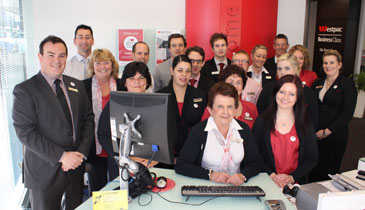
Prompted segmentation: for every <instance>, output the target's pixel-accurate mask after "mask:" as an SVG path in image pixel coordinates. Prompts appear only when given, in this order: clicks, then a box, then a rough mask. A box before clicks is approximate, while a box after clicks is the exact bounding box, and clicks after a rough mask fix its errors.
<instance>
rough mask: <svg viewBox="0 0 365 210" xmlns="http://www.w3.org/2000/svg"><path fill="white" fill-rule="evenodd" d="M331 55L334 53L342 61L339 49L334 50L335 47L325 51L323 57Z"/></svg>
mask: <svg viewBox="0 0 365 210" xmlns="http://www.w3.org/2000/svg"><path fill="white" fill-rule="evenodd" d="M330 55H333V56H335V57H336V58H337V61H338V62H339V63H342V56H341V54H340V53H339V52H338V51H337V50H333V49H330V50H326V51H325V52H324V53H323V58H324V57H326V56H330Z"/></svg>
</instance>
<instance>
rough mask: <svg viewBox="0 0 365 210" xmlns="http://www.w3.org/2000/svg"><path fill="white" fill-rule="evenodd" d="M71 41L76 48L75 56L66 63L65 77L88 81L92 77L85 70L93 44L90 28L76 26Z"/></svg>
mask: <svg viewBox="0 0 365 210" xmlns="http://www.w3.org/2000/svg"><path fill="white" fill-rule="evenodd" d="M73 41H74V44H75V46H76V47H77V54H76V55H74V56H73V57H72V58H71V59H70V60H69V61H68V62H67V64H66V69H65V75H68V76H71V77H74V78H76V79H79V80H84V79H88V78H90V77H91V76H92V75H91V73H90V72H88V71H87V69H88V64H89V61H90V55H91V51H92V46H93V44H94V35H93V30H92V29H91V27H90V26H87V25H83V24H82V25H78V26H77V27H76V29H75V37H74V40H73Z"/></svg>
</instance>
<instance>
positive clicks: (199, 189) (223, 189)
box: [181, 185, 265, 197]
mask: <svg viewBox="0 0 365 210" xmlns="http://www.w3.org/2000/svg"><path fill="white" fill-rule="evenodd" d="M181 195H184V196H246V197H247V196H253V197H261V196H265V192H264V191H263V190H262V189H261V188H260V187H258V186H194V185H185V186H182V187H181Z"/></svg>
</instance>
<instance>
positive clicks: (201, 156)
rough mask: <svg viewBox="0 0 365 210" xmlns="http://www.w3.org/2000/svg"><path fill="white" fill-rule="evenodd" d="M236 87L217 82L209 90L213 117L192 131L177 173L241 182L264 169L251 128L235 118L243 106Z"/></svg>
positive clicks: (220, 180)
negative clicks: (237, 110) (238, 109)
mask: <svg viewBox="0 0 365 210" xmlns="http://www.w3.org/2000/svg"><path fill="white" fill-rule="evenodd" d="M239 103H240V102H239V98H238V93H237V90H236V88H235V87H233V86H232V85H230V84H227V83H225V82H218V83H216V84H215V85H214V86H213V87H212V88H211V89H210V91H209V93H208V110H209V112H210V115H211V116H210V117H209V118H208V120H205V121H203V122H201V123H199V124H197V125H196V126H194V127H193V128H192V130H191V132H190V134H189V137H188V139H187V140H186V143H185V144H184V147H183V148H182V150H181V152H180V156H179V157H178V159H177V163H176V166H175V171H176V173H179V174H182V175H185V176H190V177H196V178H202V179H209V180H211V181H213V182H220V183H229V184H233V185H241V184H242V183H243V182H245V181H246V180H247V179H249V178H250V177H252V176H255V175H256V174H257V173H258V172H259V171H260V168H261V161H262V160H261V156H260V155H259V153H258V151H257V147H256V143H255V141H254V139H253V136H252V135H251V132H250V128H249V127H248V126H247V125H246V124H245V123H242V122H240V121H238V120H235V119H234V115H235V112H236V109H237V108H238V106H239Z"/></svg>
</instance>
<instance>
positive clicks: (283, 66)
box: [256, 53, 318, 128]
mask: <svg viewBox="0 0 365 210" xmlns="http://www.w3.org/2000/svg"><path fill="white" fill-rule="evenodd" d="M277 66H278V68H277V73H276V75H277V77H278V79H280V78H281V77H283V76H285V75H295V76H299V74H300V68H299V63H298V61H297V59H296V58H295V57H294V56H293V55H289V54H287V53H286V54H283V55H281V56H280V57H279V58H278V62H277ZM276 83H277V80H275V81H273V82H271V83H270V84H268V85H266V86H265V87H264V89H263V90H262V91H261V93H260V96H259V99H258V101H257V104H256V106H257V111H258V112H259V114H262V113H263V112H265V110H266V109H267V108H268V107H269V105H270V104H271V102H272V100H273V95H272V93H273V90H274V86H275V84H276ZM303 91H304V103H305V104H306V113H307V114H308V115H309V119H310V121H311V122H312V124H313V127H314V128H317V125H318V105H317V102H316V99H315V97H314V93H313V91H312V89H310V88H309V87H307V86H306V85H303Z"/></svg>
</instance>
